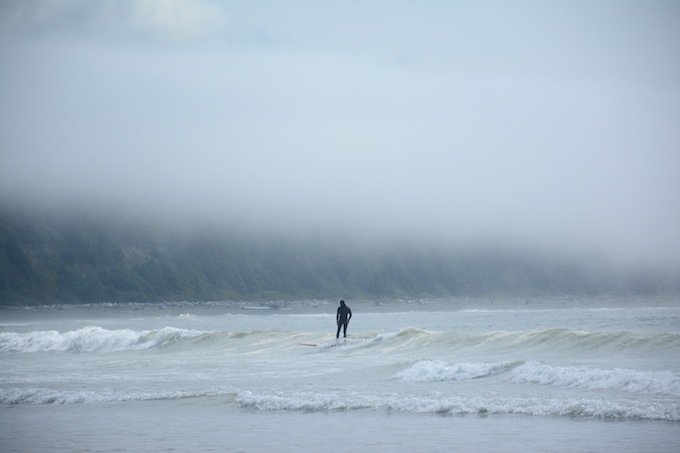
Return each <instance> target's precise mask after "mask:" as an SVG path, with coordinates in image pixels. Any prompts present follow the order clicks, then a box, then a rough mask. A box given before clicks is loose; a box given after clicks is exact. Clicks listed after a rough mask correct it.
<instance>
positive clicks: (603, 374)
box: [510, 361, 680, 397]
mask: <svg viewBox="0 0 680 453" xmlns="http://www.w3.org/2000/svg"><path fill="white" fill-rule="evenodd" d="M510 380H511V381H512V382H515V383H533V384H541V385H557V386H565V387H582V388H587V389H591V390H617V391H625V392H635V393H650V394H658V395H671V396H676V397H680V377H679V376H677V375H675V374H673V373H671V372H670V371H638V370H630V369H624V368H615V369H612V370H604V369H600V368H587V367H561V366H552V365H546V364H542V363H539V362H536V361H530V362H527V363H525V364H523V365H521V366H518V367H517V368H515V369H513V370H512V373H511V376H510Z"/></svg>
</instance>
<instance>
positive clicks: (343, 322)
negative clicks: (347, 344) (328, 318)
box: [335, 305, 352, 338]
mask: <svg viewBox="0 0 680 453" xmlns="http://www.w3.org/2000/svg"><path fill="white" fill-rule="evenodd" d="M351 318H352V310H350V308H349V307H348V306H347V305H340V306H339V307H338V313H337V315H336V319H337V321H338V333H336V334H335V338H338V337H340V329H341V328H344V329H343V336H344V337H347V324H348V323H349V320H350V319H351Z"/></svg>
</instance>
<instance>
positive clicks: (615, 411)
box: [236, 391, 680, 422]
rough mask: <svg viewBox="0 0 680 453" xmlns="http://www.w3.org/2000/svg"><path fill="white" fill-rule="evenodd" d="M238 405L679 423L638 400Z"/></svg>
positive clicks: (302, 399) (675, 414) (673, 409)
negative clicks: (570, 417)
mask: <svg viewBox="0 0 680 453" xmlns="http://www.w3.org/2000/svg"><path fill="white" fill-rule="evenodd" d="M236 403H237V404H239V405H240V406H242V407H247V408H255V409H259V410H276V411H285V410H295V411H346V410H361V409H364V410H365V409H368V410H378V411H395V412H407V413H418V414H422V413H431V414H440V415H467V414H485V415H486V414H520V415H540V416H572V417H595V418H616V419H641V420H666V421H673V422H677V421H680V408H679V407H678V406H677V405H674V404H672V403H659V404H655V405H649V404H646V403H644V402H639V401H618V402H612V401H608V400H605V399H580V400H573V399H557V398H540V397H536V398H507V397H498V398H494V397H459V396H415V397H409V396H402V395H396V394H387V395H385V394H365V393H351V394H345V393H313V392H300V393H258V392H251V391H243V392H239V393H238V395H237V396H236Z"/></svg>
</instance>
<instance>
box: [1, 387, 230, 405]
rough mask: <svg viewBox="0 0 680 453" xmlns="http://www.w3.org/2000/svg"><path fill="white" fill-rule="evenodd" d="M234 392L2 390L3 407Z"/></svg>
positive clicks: (197, 396)
mask: <svg viewBox="0 0 680 453" xmlns="http://www.w3.org/2000/svg"><path fill="white" fill-rule="evenodd" d="M233 394H234V391H233V389H229V388H217V389H207V390H200V391H190V390H172V391H145V392H144V391H137V392H122V393H119V392H115V391H113V390H105V391H92V390H55V389H51V388H43V387H38V388H23V389H17V388H14V389H0V404H10V405H14V404H89V403H110V402H123V401H149V400H176V399H186V398H202V397H221V396H227V395H233Z"/></svg>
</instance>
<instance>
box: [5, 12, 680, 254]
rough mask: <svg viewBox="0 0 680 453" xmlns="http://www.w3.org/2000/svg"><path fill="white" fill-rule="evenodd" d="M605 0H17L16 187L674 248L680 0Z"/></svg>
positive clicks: (106, 201) (62, 196)
mask: <svg viewBox="0 0 680 453" xmlns="http://www.w3.org/2000/svg"><path fill="white" fill-rule="evenodd" d="M499 8H500V7H499ZM608 8H612V7H605V6H602V5H600V6H597V7H588V6H586V5H580V6H571V7H568V8H567V7H557V6H554V7H547V6H545V7H535V8H529V7H527V6H522V7H516V8H512V7H502V8H500V9H501V10H500V11H499V10H497V9H495V8H491V7H490V6H486V7H483V8H481V7H470V8H464V7H462V6H460V5H457V6H456V5H454V6H444V5H440V4H439V3H436V2H435V3H427V2H426V5H425V6H419V7H415V6H408V7H407V6H403V5H402V6H394V7H390V8H388V7H387V6H383V7H378V6H376V5H369V6H366V7H361V8H360V7H358V6H357V5H354V6H346V5H345V6H343V4H341V3H334V2H331V3H330V4H329V5H328V6H326V7H321V6H318V5H316V6H314V2H312V3H306V2H300V3H296V2H294V5H293V6H280V5H267V6H254V5H250V4H240V3H238V4H236V3H228V4H222V3H218V2H207V1H206V2H184V1H167V2H163V1H155V2H145V1H142V2H84V1H83V2H81V1H63V2H35V3H33V2H32V3H30V4H29V3H21V2H15V3H12V2H10V3H6V4H5V6H4V7H3V9H2V10H0V11H1V13H2V23H3V24H5V25H4V28H5V29H4V31H3V33H4V35H5V36H9V37H11V39H9V40H5V41H4V43H3V44H0V59H1V63H2V66H3V68H4V70H3V73H2V75H0V95H1V96H2V99H3V103H2V105H1V106H0V147H1V149H2V154H1V155H0V159H1V165H0V192H1V193H2V196H3V198H4V199H9V200H14V201H16V200H29V199H30V200H34V201H35V200H42V201H43V202H45V203H47V204H53V205H57V206H58V205H59V204H60V203H65V202H67V201H69V202H73V201H74V200H79V201H82V202H83V203H89V204H94V205H96V206H100V207H102V206H111V207H113V206H117V205H118V206H126V207H128V208H129V209H130V210H136V211H145V212H148V213H150V214H152V215H159V216H160V215H163V216H164V218H173V217H174V218H181V219H191V220H192V221H193V222H195V223H199V224H200V223H202V222H223V223H229V224H237V225H245V226H246V227H247V228H251V227H252V228H259V229H270V230H286V231H288V230H291V231H308V230H315V229H319V230H326V229H339V230H341V231H345V232H347V233H348V234H365V235H367V236H373V237H380V238H382V237H386V236H392V235H393V236H395V237H400V238H401V239H402V240H403V239H404V238H407V239H408V240H416V239H422V238H432V240H435V239H436V240H447V241H458V242H466V241H470V242H474V241H477V242H485V241H497V242H500V243H508V244H509V243H517V244H521V245H525V246H533V247H535V248H539V249H546V250H549V249H560V250H563V251H564V250H577V249H578V250H599V251H603V252H605V253H608V254H610V255H611V256H616V257H618V258H620V259H622V260H626V261H636V260H643V259H644V260H648V261H652V262H663V263H666V264H667V263H671V264H673V265H675V266H679V265H680V263H678V259H680V258H678V257H680V237H679V236H678V234H677V231H680V208H678V206H680V179H679V178H677V170H678V169H680V154H679V153H678V149H680V137H678V134H677V130H678V118H680V107H679V106H680V85H679V84H678V80H680V61H678V58H677V55H678V54H680V53H678V52H677V50H678V46H677V43H678V42H680V36H679V33H678V31H677V27H675V24H676V22H675V21H673V20H671V19H672V18H673V17H678V8H677V7H674V6H669V4H666V3H662V2H651V3H649V6H647V7H637V6H636V7H633V6H630V5H629V6H627V7H626V8H623V7H621V8H622V9H621V10H620V11H618V10H617V11H618V12H619V13H620V14H619V15H618V16H616V17H617V19H616V20H613V19H612V18H611V17H610V16H608V13H609V12H611V10H610V9H608ZM387 12H389V14H387ZM355 19H356V20H355ZM449 23H455V24H458V26H456V27H452V26H449V25H450V24H449ZM8 24H13V25H12V26H10V25H8ZM447 24H449V25H447ZM20 25H27V27H20ZM20 29H21V30H20ZM141 37H143V39H140V38H141ZM263 37H266V39H264V38H263ZM404 55H408V56H409V57H408V59H407V60H405V59H404V58H403V56H404ZM604 57H606V58H604Z"/></svg>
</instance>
